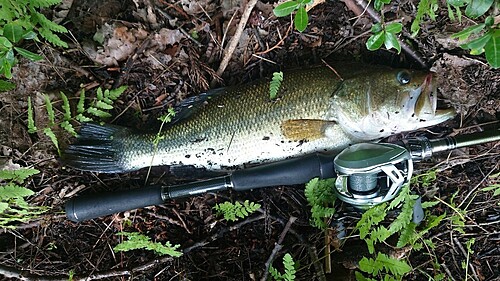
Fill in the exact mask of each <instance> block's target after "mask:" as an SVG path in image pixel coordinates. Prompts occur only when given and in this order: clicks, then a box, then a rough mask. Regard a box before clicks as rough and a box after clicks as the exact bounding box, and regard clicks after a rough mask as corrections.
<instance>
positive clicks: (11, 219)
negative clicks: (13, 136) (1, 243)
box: [0, 168, 47, 229]
mask: <svg viewBox="0 0 500 281" xmlns="http://www.w3.org/2000/svg"><path fill="white" fill-rule="evenodd" d="M39 172H40V171H38V170H36V169H26V168H22V169H17V170H0V179H1V180H2V181H3V182H6V183H2V184H1V185H0V228H2V229H14V228H15V227H16V225H17V224H18V223H23V222H27V221H29V220H31V219H34V218H36V217H38V216H39V215H40V214H42V213H43V212H45V211H46V210H47V208H46V207H37V206H31V205H30V204H28V203H27V202H26V201H25V200H24V198H25V197H28V196H31V195H33V194H35V193H34V192H33V191H32V190H30V189H28V188H25V187H23V186H20V185H17V184H15V183H14V181H15V182H18V183H19V184H22V183H24V181H25V180H26V179H27V178H28V177H30V176H32V175H35V174H38V173H39Z"/></svg>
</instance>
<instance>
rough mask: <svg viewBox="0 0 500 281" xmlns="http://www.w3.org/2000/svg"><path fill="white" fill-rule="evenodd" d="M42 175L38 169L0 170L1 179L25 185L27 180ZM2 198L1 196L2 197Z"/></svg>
mask: <svg viewBox="0 0 500 281" xmlns="http://www.w3.org/2000/svg"><path fill="white" fill-rule="evenodd" d="M38 173H40V171H39V170H37V169H28V168H23V169H18V170H0V179H2V180H9V181H16V182H18V183H23V182H24V181H25V180H26V179H27V178H29V177H31V176H33V175H36V174H38ZM0 196H1V195H0Z"/></svg>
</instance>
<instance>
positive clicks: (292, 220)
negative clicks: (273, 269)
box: [260, 216, 297, 281]
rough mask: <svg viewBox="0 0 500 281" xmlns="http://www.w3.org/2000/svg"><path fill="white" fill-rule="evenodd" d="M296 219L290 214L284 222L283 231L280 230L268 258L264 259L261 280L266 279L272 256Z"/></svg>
mask: <svg viewBox="0 0 500 281" xmlns="http://www.w3.org/2000/svg"><path fill="white" fill-rule="evenodd" d="M296 220H297V217H294V216H291V217H290V218H289V219H288V222H287V223H286V225H285V227H284V228H283V231H282V232H281V235H280V238H279V239H278V243H276V244H275V245H274V249H273V250H272V252H271V254H270V255H269V258H268V259H267V261H266V270H265V271H264V275H262V278H261V279H260V280H261V281H266V280H267V276H268V275H269V267H270V266H271V263H273V260H274V258H275V257H276V255H277V254H278V252H279V251H280V250H281V248H283V245H282V243H283V240H285V236H286V234H287V233H288V231H289V230H290V227H291V226H292V224H293V223H294V222H295V221H296Z"/></svg>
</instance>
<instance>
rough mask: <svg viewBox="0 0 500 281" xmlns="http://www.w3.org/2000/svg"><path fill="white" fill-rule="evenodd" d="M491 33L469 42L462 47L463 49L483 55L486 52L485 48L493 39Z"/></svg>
mask: <svg viewBox="0 0 500 281" xmlns="http://www.w3.org/2000/svg"><path fill="white" fill-rule="evenodd" d="M491 36H492V35H491V33H486V34H484V35H482V36H480V37H479V38H476V39H474V40H471V41H469V42H468V43H465V44H462V45H461V46H460V47H462V48H463V49H470V50H471V53H475V54H481V53H483V52H484V46H485V45H486V43H488V41H490V39H491Z"/></svg>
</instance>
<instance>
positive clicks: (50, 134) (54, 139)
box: [43, 128, 61, 155]
mask: <svg viewBox="0 0 500 281" xmlns="http://www.w3.org/2000/svg"><path fill="white" fill-rule="evenodd" d="M43 133H44V134H45V135H46V136H47V137H49V139H50V140H51V141H52V143H53V144H54V146H55V147H56V149H57V153H58V154H59V155H61V150H59V142H58V141H57V137H56V135H55V134H54V132H53V131H52V129H51V128H45V129H43Z"/></svg>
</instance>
